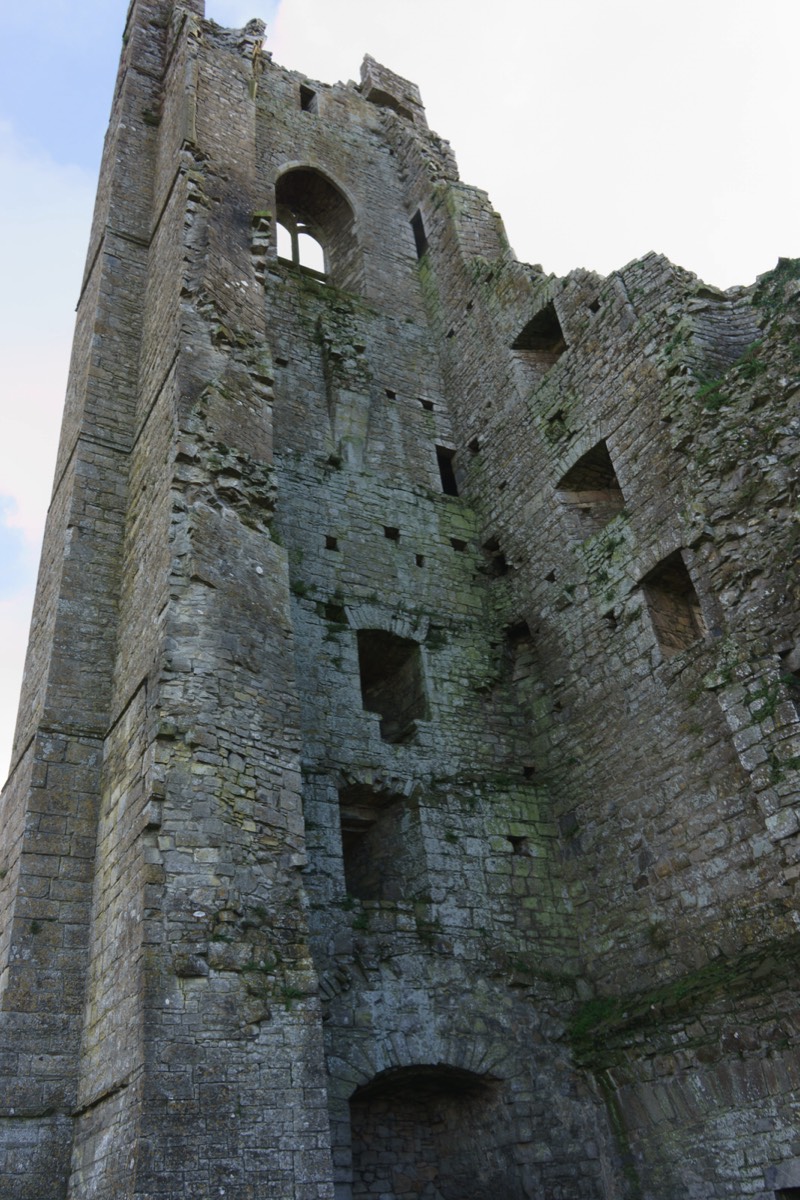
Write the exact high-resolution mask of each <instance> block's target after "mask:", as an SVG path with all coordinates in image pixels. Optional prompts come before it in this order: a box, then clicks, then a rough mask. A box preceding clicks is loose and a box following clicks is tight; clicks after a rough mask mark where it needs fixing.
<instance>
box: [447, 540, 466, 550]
mask: <svg viewBox="0 0 800 1200" xmlns="http://www.w3.org/2000/svg"><path fill="white" fill-rule="evenodd" d="M450 545H451V546H452V547H453V549H454V550H458V552H459V553H460V554H463V552H464V551H465V550H466V548H467V543H466V542H465V541H464V539H463V538H450Z"/></svg>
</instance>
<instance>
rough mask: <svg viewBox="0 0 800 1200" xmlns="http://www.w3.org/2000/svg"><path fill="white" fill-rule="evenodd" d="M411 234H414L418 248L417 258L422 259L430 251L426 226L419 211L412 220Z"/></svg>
mask: <svg viewBox="0 0 800 1200" xmlns="http://www.w3.org/2000/svg"><path fill="white" fill-rule="evenodd" d="M411 232H412V233H413V234H414V245H415V246H416V248H417V258H422V256H423V254H424V253H425V251H426V250H427V249H428V238H427V235H426V233H425V226H424V225H423V223H422V214H421V213H420V211H419V209H417V211H416V212H415V213H414V215H413V217H412V218H411Z"/></svg>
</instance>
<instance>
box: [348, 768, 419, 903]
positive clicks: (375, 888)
mask: <svg viewBox="0 0 800 1200" xmlns="http://www.w3.org/2000/svg"><path fill="white" fill-rule="evenodd" d="M339 818H340V822H341V831H342V858H343V866H344V880H345V888H346V890H347V894H348V896H353V897H354V898H355V899H357V900H401V899H404V898H405V897H406V896H408V895H410V894H412V893H413V892H414V891H416V890H418V889H419V887H420V885H421V884H422V882H423V878H422V877H423V874H424V866H425V858H424V850H423V847H422V841H421V836H420V825H419V809H418V807H417V805H416V804H415V803H413V802H412V801H410V800H409V799H408V798H407V797H405V796H397V795H394V794H392V793H389V792H381V791H377V790H375V789H374V788H372V787H369V786H368V785H366V784H353V785H351V786H349V787H346V788H343V789H342V790H341V791H340V792H339Z"/></svg>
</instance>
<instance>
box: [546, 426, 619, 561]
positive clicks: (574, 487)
mask: <svg viewBox="0 0 800 1200" xmlns="http://www.w3.org/2000/svg"><path fill="white" fill-rule="evenodd" d="M556 495H557V497H558V499H559V501H560V502H561V504H562V505H563V506H564V509H565V510H566V513H567V516H568V518H569V523H570V525H571V527H572V528H571V532H572V533H573V534H574V535H575V536H576V537H579V538H581V539H583V538H585V537H588V535H589V534H590V533H596V532H597V530H598V529H602V528H603V527H604V526H605V525H607V524H608V522H609V521H610V520H612V519H613V518H614V517H615V516H616V515H617V514H618V513H620V512H622V510H623V508H624V507H625V497H624V496H623V494H622V488H621V487H620V486H619V480H618V479H617V474H616V471H615V470H614V464H613V463H612V461H611V455H610V454H609V453H608V446H607V445H606V443H605V442H602V441H601V442H598V443H597V445H596V446H592V448H591V450H588V451H587V452H586V454H584V455H582V457H581V458H579V459H578V461H577V462H576V463H575V464H574V465H573V466H571V467H570V469H569V470H568V471H567V473H566V475H564V476H562V478H561V479H560V480H559V481H558V483H557V484H556Z"/></svg>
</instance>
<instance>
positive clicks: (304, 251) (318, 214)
mask: <svg viewBox="0 0 800 1200" xmlns="http://www.w3.org/2000/svg"><path fill="white" fill-rule="evenodd" d="M275 200H276V213H277V234H278V258H280V259H282V260H283V261H284V262H290V263H292V264H293V265H294V266H296V267H300V268H301V269H302V270H304V271H308V272H309V273H311V274H313V275H315V276H317V278H320V279H322V278H325V279H329V280H330V282H331V283H333V284H334V285H335V286H336V287H340V288H343V289H346V290H348V291H361V290H362V265H361V252H360V247H359V245H358V241H357V238H356V233H355V218H354V215H353V210H352V208H351V206H350V204H349V202H348V201H347V199H346V198H345V196H344V194H343V192H342V191H341V190H340V189H339V188H338V187H337V186H336V185H335V184H334V183H332V182H331V180H330V179H328V178H326V176H324V175H323V174H322V172H320V171H317V170H315V169H313V168H312V167H293V168H292V169H291V170H289V171H286V172H285V173H284V174H283V175H281V176H280V178H279V179H278V180H277V182H276V184H275Z"/></svg>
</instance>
